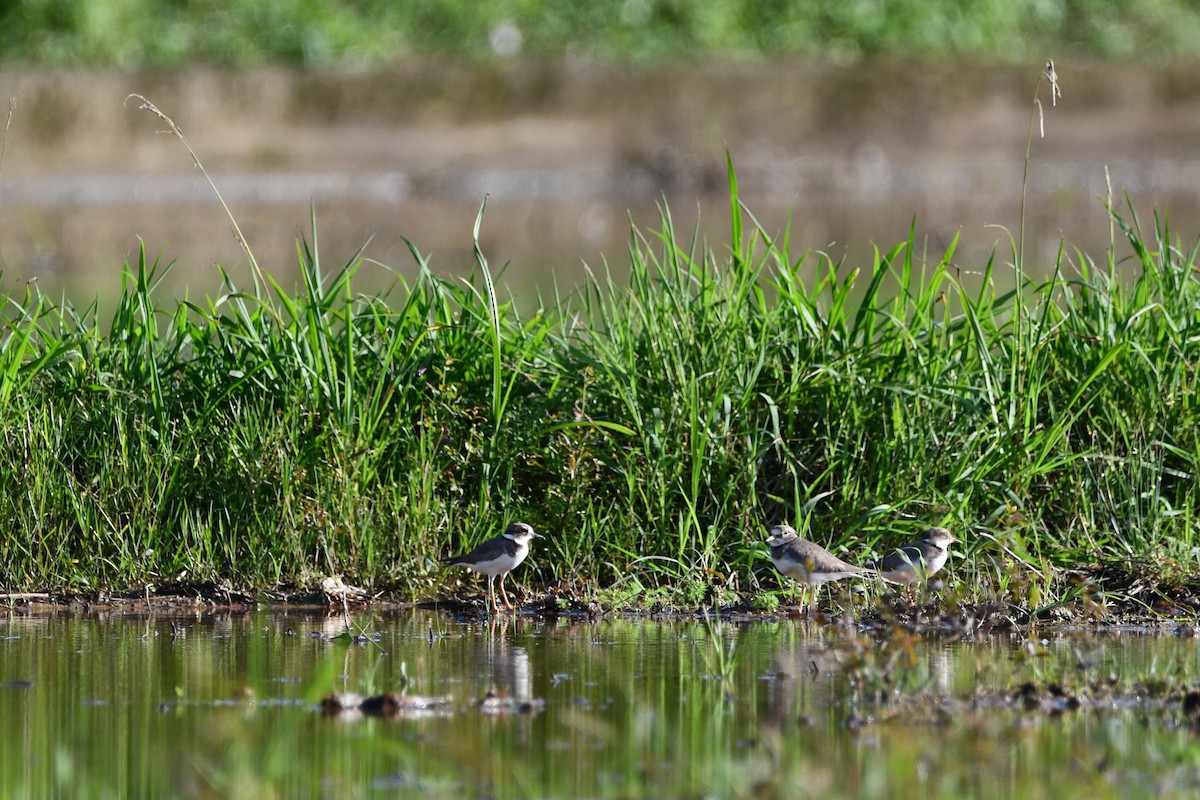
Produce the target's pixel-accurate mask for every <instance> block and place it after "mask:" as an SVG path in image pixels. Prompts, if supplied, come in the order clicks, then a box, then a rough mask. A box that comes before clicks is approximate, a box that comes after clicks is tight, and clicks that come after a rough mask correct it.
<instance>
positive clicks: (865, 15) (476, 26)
mask: <svg viewBox="0 0 1200 800" xmlns="http://www.w3.org/2000/svg"><path fill="white" fill-rule="evenodd" d="M1198 41H1200V6H1198V5H1197V4H1196V3H1194V2H1189V1H1188V0H1135V2H1132V3H1126V2H1119V1H1118V0H1072V1H1070V2H1068V0H983V2H976V3H965V2H962V0H889V1H888V2H884V1H883V0H841V2H836V3H829V2H821V1H820V0H711V1H710V2H703V3H694V2H690V0H588V2H580V1H579V0H573V1H572V2H563V1H562V0H496V2H488V3H477V2H474V0H416V2H407V3H395V2H391V0H359V2H354V3H345V2H331V1H330V0H248V2H241V3H223V2H214V0H193V1H191V2H173V3H160V2H154V0H108V1H107V2H103V3H97V2H89V1H88V0H32V1H29V0H27V1H26V2H14V1H13V0H5V2H2V3H0V60H3V61H5V62H8V63H29V64H46V65H68V64H91V65H98V64H107V65H119V66H146V65H160V66H163V65H167V66H169V65H178V64H182V63H186V62H192V61H211V62H216V63H223V64H230V65H249V64H260V63H266V62H283V63H298V64H306V65H330V64H362V65H371V64H382V63H388V62H394V61H399V60H405V59H411V58H422V57H429V56H438V57H465V58H468V59H480V60H487V59H493V58H499V57H505V56H512V55H516V54H521V55H525V56H534V57H547V56H549V57H556V56H563V55H570V56H575V57H583V58H600V59H614V60H632V61H647V60H662V59H679V58H683V59H687V58H695V57H699V56H704V57H711V56H719V57H726V58H751V59H753V58H760V57H767V56H792V57H802V58H812V59H817V60H829V61H834V62H850V61H854V60H857V59H860V58H864V57H870V56H879V55H902V56H909V57H912V56H915V57H921V58H940V57H950V56H959V57H961V56H974V57H983V58H988V59H991V60H1002V61H1028V60H1030V59H1033V60H1034V61H1040V60H1041V59H1043V58H1045V57H1047V56H1051V55H1052V56H1055V57H1059V58H1062V57H1067V56H1070V55H1074V56H1084V57H1086V56H1095V57H1127V58H1141V59H1151V60H1158V59H1164V58H1175V57H1186V56H1188V55H1191V54H1193V53H1194V52H1195V51H1196V43H1197V42H1198Z"/></svg>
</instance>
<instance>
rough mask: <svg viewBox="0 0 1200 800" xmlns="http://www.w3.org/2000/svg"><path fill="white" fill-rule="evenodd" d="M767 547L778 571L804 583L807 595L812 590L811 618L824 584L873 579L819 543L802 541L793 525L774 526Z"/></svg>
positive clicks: (809, 608) (809, 609)
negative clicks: (856, 579) (843, 580)
mask: <svg viewBox="0 0 1200 800" xmlns="http://www.w3.org/2000/svg"><path fill="white" fill-rule="evenodd" d="M767 545H768V546H769V547H770V548H771V563H773V564H774V565H775V569H777V570H779V571H780V572H782V573H783V574H784V575H787V576H788V577H789V578H794V579H795V580H796V581H798V582H800V583H801V584H803V585H804V587H805V592H808V591H809V589H810V588H811V590H812V594H811V597H810V599H809V605H808V613H809V615H810V616H811V614H812V611H813V609H814V608H815V607H816V604H817V589H818V587H820V585H821V584H822V583H828V582H829V581H838V580H841V579H842V578H866V577H870V573H869V572H868V571H867V570H864V569H863V568H862V567H856V566H854V565H853V564H847V563H846V562H845V561H842V560H841V559H840V558H838V557H837V556H835V555H834V554H833V553H830V552H829V551H828V550H826V549H825V548H824V547H821V546H820V545H819V544H816V543H814V542H810V541H808V540H807V539H801V538H800V535H799V534H798V533H796V530H795V528H793V527H792V526H791V525H787V524H781V525H776V526H774V527H772V528H771V535H770V536H769V537H768V538H767Z"/></svg>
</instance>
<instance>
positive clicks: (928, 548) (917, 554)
mask: <svg viewBox="0 0 1200 800" xmlns="http://www.w3.org/2000/svg"><path fill="white" fill-rule="evenodd" d="M957 541H958V540H957V539H955V538H954V537H953V536H951V535H950V531H948V530H946V529H945V528H930V529H929V530H927V531H925V533H924V534H923V535H922V536H921V538H920V539H917V540H916V541H913V542H909V543H908V544H906V545H904V546H903V547H898V548H896V549H895V550H893V551H892V552H891V553H889V554H888V555H886V556H884V557H883V558H882V559H881V560H880V561H879V563H878V564H877V565H876V570H877V571H878V572H879V575H880V577H882V578H883V579H884V580H885V581H889V582H891V583H905V584H907V583H917V582H919V581H923V580H926V579H928V578H930V577H932V576H933V575H934V574H935V573H937V572H938V571H939V570H941V568H942V567H944V566H946V559H947V558H949V556H950V545H951V543H953V542H957Z"/></svg>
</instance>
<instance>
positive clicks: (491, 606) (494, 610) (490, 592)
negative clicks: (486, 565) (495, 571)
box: [488, 575, 500, 614]
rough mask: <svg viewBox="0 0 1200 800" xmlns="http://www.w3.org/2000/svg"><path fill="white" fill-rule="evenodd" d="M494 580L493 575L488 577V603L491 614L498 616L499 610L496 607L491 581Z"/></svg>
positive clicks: (493, 587) (494, 591)
mask: <svg viewBox="0 0 1200 800" xmlns="http://www.w3.org/2000/svg"><path fill="white" fill-rule="evenodd" d="M495 580H496V576H495V575H488V603H489V609H490V610H491V612H492V613H493V614H499V613H500V609H498V608H497V607H496V586H495V584H494V583H493V581H495Z"/></svg>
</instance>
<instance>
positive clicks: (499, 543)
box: [445, 522, 545, 613]
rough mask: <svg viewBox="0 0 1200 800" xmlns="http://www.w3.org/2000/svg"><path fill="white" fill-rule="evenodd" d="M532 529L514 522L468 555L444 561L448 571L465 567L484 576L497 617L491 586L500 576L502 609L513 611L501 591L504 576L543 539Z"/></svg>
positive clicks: (494, 596) (505, 594)
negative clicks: (452, 568) (485, 576)
mask: <svg viewBox="0 0 1200 800" xmlns="http://www.w3.org/2000/svg"><path fill="white" fill-rule="evenodd" d="M544 538H545V537H544V536H542V535H541V534H540V533H537V532H535V531H534V530H533V527H532V526H530V525H528V524H526V523H524V522H514V523H513V524H511V525H509V526H508V527H507V528H506V529H505V531H504V533H502V534H500V535H499V536H494V537H492V538H491V539H488V540H487V541H486V542H484V543H483V544H481V545H479V546H478V547H476V548H475V549H474V550H472V551H471V552H469V553H464V554H463V555H460V556H452V557H450V558H448V559H446V561H445V565H446V566H447V567H459V566H461V567H466V568H467V569H469V570H471V571H472V572H478V573H480V574H482V575H487V579H488V600H489V601H490V603H491V609H492V611H494V612H496V613H499V611H500V609H499V608H498V607H497V605H496V590H495V587H494V584H493V581H495V579H496V576H497V575H499V576H500V595H501V597H503V598H504V607H505V608H507V609H508V610H510V611H511V610H513V608H514V606H513V605H512V603H510V602H509V600H508V593H507V592H505V591H504V576H506V575H508V573H510V572H512V571H513V570H514V569H516V568H517V565H518V564H520V563H521V562H522V561H524V560H525V556H527V555H529V543H530V542H531V541H533V540H534V539H544Z"/></svg>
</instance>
